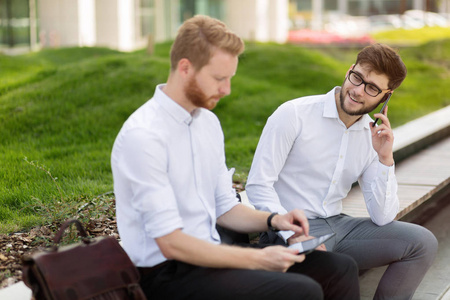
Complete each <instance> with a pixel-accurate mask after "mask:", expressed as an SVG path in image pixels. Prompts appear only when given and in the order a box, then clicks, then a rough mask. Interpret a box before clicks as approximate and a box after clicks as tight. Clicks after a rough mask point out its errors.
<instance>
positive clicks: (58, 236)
mask: <svg viewBox="0 0 450 300" xmlns="http://www.w3.org/2000/svg"><path fill="white" fill-rule="evenodd" d="M72 224H75V225H76V227H77V229H78V234H79V235H80V236H81V237H83V239H82V240H83V242H84V243H85V244H89V239H87V236H88V235H87V232H86V230H85V229H84V227H83V225H82V224H81V222H80V221H78V220H76V219H72V220H67V221H66V222H64V223H63V224H62V225H61V228H60V229H59V231H58V233H56V235H55V237H54V238H53V243H54V244H55V245H54V246H53V247H55V246H56V244H59V242H60V241H61V238H62V236H63V234H64V232H65V231H66V229H67V228H68V227H70V225H72Z"/></svg>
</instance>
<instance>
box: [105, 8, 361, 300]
mask: <svg viewBox="0 0 450 300" xmlns="http://www.w3.org/2000/svg"><path fill="white" fill-rule="evenodd" d="M243 50H244V44H243V42H242V40H241V39H240V38H239V37H237V36H236V35H235V34H233V33H231V32H230V31H229V30H228V29H227V28H226V27H225V25H224V24H223V23H222V22H220V21H218V20H215V19H212V18H209V17H206V16H196V17H194V18H191V19H189V20H187V21H186V22H185V23H183V25H182V26H181V28H180V29H179V32H178V35H177V38H176V39H175V42H174V44H173V46H172V49H171V70H170V74H169V78H168V80H167V84H162V85H158V86H157V87H156V90H155V94H154V96H153V98H152V99H150V100H149V101H148V102H146V103H145V104H144V105H143V106H141V107H140V108H139V109H138V110H137V111H135V112H134V113H133V114H132V115H131V116H130V117H129V119H128V120H127V121H126V122H125V124H124V125H123V127H122V129H121V130H120V132H119V134H118V136H117V138H116V141H115V143H114V146H113V150H112V155H111V165H112V171H113V177H114V192H115V196H116V216H117V226H118V230H119V234H120V237H121V239H122V242H123V247H124V249H125V251H126V252H127V254H128V255H129V256H130V258H131V260H132V261H133V262H134V263H135V265H136V266H137V267H138V269H139V271H140V273H141V282H140V284H141V286H142V288H143V290H144V292H145V294H146V295H147V297H148V299H152V300H154V299H197V300H198V299H234V300H238V299H258V300H260V299H283V300H287V299H322V298H324V297H325V298H326V299H359V285H358V274H357V266H356V263H355V262H354V260H353V259H352V258H350V257H349V256H347V255H341V254H334V253H326V252H317V253H315V254H309V256H308V259H306V260H305V255H299V251H298V250H295V249H289V248H287V247H283V246H273V245H270V246H268V247H264V246H260V247H238V246H230V245H224V244H221V239H220V236H219V233H218V231H217V230H216V224H219V225H220V226H222V227H223V228H226V229H231V230H234V231H238V232H259V231H264V230H268V229H272V230H276V229H280V230H292V231H293V232H296V234H297V235H308V221H307V219H306V217H305V215H304V213H303V212H302V211H300V210H298V209H294V210H292V211H291V212H286V213H285V214H270V213H268V212H262V211H257V210H254V209H251V208H249V207H247V206H245V205H242V204H240V203H239V202H238V200H237V198H236V193H235V191H234V190H233V189H232V171H228V169H227V167H226V165H225V153H224V137H223V132H222V128H221V126H220V123H219V121H218V119H217V117H216V116H215V115H214V114H213V113H212V112H211V111H210V110H211V109H213V108H214V107H215V106H216V104H217V103H218V101H219V100H220V98H222V97H224V96H226V95H228V94H230V91H231V88H230V85H231V84H230V80H231V78H232V77H233V76H234V75H235V73H236V70H237V65H238V56H239V54H241V53H242V52H243Z"/></svg>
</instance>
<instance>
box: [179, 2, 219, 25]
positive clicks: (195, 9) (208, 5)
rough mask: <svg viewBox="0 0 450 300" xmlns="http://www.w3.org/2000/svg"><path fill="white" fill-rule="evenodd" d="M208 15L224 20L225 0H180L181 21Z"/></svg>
mask: <svg viewBox="0 0 450 300" xmlns="http://www.w3.org/2000/svg"><path fill="white" fill-rule="evenodd" d="M195 15H208V16H210V17H213V18H216V19H219V20H223V17H224V1H223V0H180V23H183V22H184V21H185V20H187V19H189V18H191V17H193V16H195Z"/></svg>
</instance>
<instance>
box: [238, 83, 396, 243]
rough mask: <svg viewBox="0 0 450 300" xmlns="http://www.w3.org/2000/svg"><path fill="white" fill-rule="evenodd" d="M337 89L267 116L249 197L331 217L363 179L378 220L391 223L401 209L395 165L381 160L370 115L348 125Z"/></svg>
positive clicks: (263, 204)
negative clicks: (340, 110)
mask: <svg viewBox="0 0 450 300" xmlns="http://www.w3.org/2000/svg"><path fill="white" fill-rule="evenodd" d="M336 89H338V90H336ZM335 92H339V87H336V88H334V89H333V90H331V91H330V92H328V93H327V94H326V95H318V96H310V97H303V98H298V99H294V100H291V101H288V102H286V103H284V104H282V105H281V106H280V107H279V108H278V109H277V110H276V111H275V112H274V113H273V115H272V116H271V117H270V118H269V119H268V121H267V124H266V126H265V127H264V130H263V133H262V135H261V138H260V141H259V143H258V147H257V149H256V153H255V157H254V160H253V163H252V167H251V170H250V173H249V177H248V180H247V185H246V191H247V195H248V198H249V201H250V203H252V204H253V205H254V206H255V207H256V208H258V209H261V210H266V211H271V212H279V213H285V212H286V211H290V210H292V209H294V208H299V209H302V210H303V211H304V212H305V214H306V216H307V217H308V218H309V219H314V218H327V217H331V216H335V215H338V214H340V213H341V211H342V199H343V198H345V197H346V196H347V194H348V192H349V191H350V189H351V187H352V184H353V183H354V182H356V181H358V182H359V185H360V186H361V189H362V192H363V194H364V199H365V202H366V207H367V210H368V212H369V214H370V217H371V218H372V220H373V222H374V223H376V224H377V225H380V226H381V225H384V224H387V223H389V222H391V221H392V220H393V219H394V218H395V216H396V215H397V213H398V209H399V201H398V198H397V181H396V178H395V175H394V166H391V167H388V166H385V165H383V164H381V163H380V162H379V160H378V155H377V153H376V152H375V150H374V149H373V147H372V137H371V131H370V128H369V122H370V121H371V120H372V119H371V118H370V116H368V115H363V116H362V117H361V119H359V120H358V121H357V122H356V123H355V124H353V125H352V126H351V127H350V128H348V129H347V128H346V126H345V125H344V123H343V122H342V121H341V120H340V119H339V116H338V112H337V108H336V101H335ZM290 234H292V233H290V232H285V233H281V235H282V236H283V237H284V238H285V239H287V238H288V237H289V236H290Z"/></svg>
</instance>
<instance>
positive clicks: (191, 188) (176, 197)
mask: <svg viewBox="0 0 450 300" xmlns="http://www.w3.org/2000/svg"><path fill="white" fill-rule="evenodd" d="M162 87H163V85H159V86H157V88H156V91H155V94H154V96H153V98H152V99H151V100H149V101H148V102H147V103H145V104H144V105H143V106H141V107H140V108H139V109H138V110H137V111H135V112H134V113H133V114H132V115H131V116H130V117H129V119H128V120H127V121H126V122H125V124H124V125H123V127H122V129H121V130H120V132H119V134H118V136H117V138H116V141H115V143H114V146H113V150H112V155H111V165H112V171H113V177H114V192H115V196H116V212H117V214H116V215H117V225H118V230H119V234H120V237H121V239H122V242H123V247H124V249H125V251H126V252H127V253H128V255H129V256H130V258H131V260H132V261H133V262H134V263H135V264H136V265H137V266H139V267H151V266H154V265H156V264H158V263H161V262H163V261H165V260H166V259H165V257H164V256H163V255H162V253H161V251H160V250H159V247H158V246H157V244H156V242H155V238H158V237H161V236H164V235H167V234H169V233H171V232H173V231H174V230H176V229H180V228H181V229H182V230H183V232H184V233H186V234H189V235H192V236H194V237H197V238H199V239H202V240H206V241H209V242H211V243H216V244H217V243H220V237H219V234H218V233H217V230H216V219H217V218H218V217H219V216H221V215H222V214H224V213H225V212H227V211H229V210H230V209H231V208H232V207H234V206H235V205H236V204H238V202H237V199H236V193H235V191H234V190H233V188H232V178H231V177H232V174H231V172H229V171H228V170H227V168H226V165H225V153H224V137H223V132H222V128H221V126H220V123H219V120H218V119H217V117H216V116H215V115H214V114H213V113H212V112H210V111H208V110H206V109H196V110H195V111H194V113H193V114H192V115H191V114H190V113H188V112H187V111H186V110H185V109H184V108H182V107H181V106H179V105H178V104H177V103H176V102H175V101H173V100H172V99H170V98H169V97H168V96H167V95H165V94H164V92H163V91H162V90H161V88H162Z"/></svg>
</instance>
